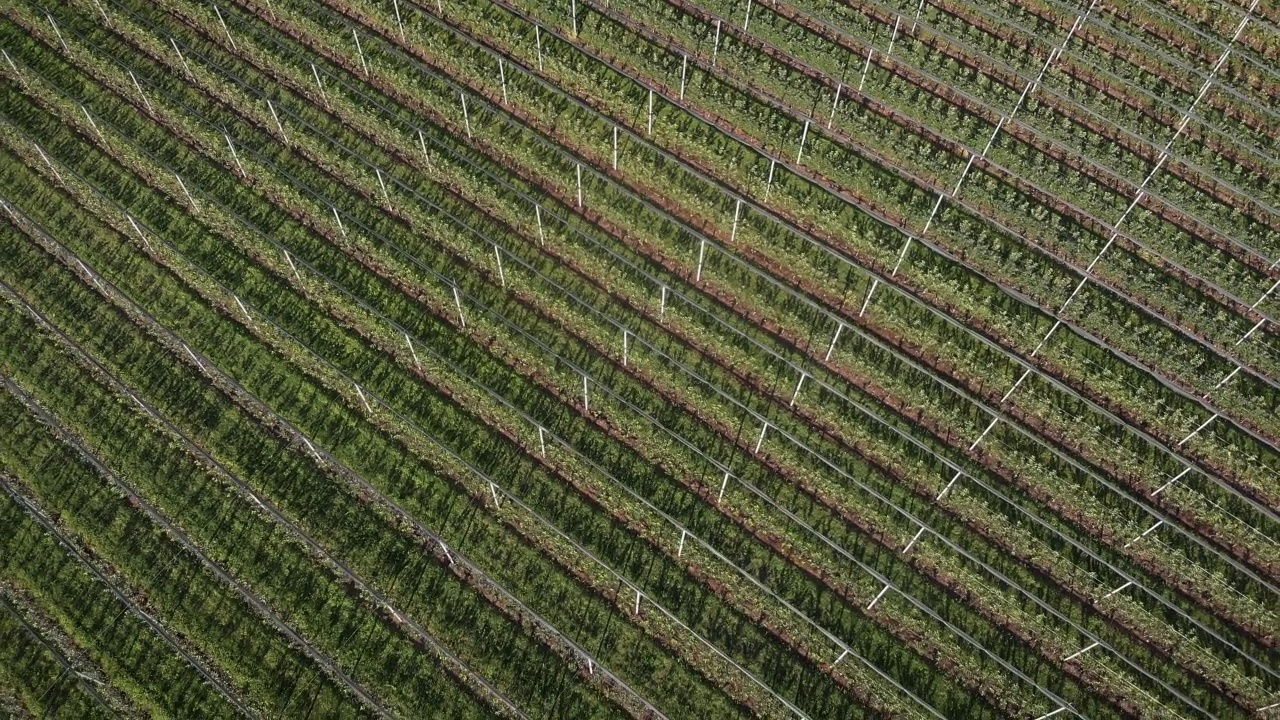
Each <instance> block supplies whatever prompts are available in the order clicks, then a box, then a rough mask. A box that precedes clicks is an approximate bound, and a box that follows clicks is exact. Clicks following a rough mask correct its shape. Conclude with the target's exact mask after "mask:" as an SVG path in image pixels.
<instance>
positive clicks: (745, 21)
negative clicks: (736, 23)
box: [742, 0, 751, 32]
mask: <svg viewBox="0 0 1280 720" xmlns="http://www.w3.org/2000/svg"><path fill="white" fill-rule="evenodd" d="M750 23H751V0H747V12H746V14H745V15H743V16H742V32H746V31H747V26H748V25H749V24H750Z"/></svg>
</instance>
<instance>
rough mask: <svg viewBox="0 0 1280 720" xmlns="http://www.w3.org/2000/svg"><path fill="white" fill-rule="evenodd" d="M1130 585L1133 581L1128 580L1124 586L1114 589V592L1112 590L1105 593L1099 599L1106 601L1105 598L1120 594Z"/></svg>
mask: <svg viewBox="0 0 1280 720" xmlns="http://www.w3.org/2000/svg"><path fill="white" fill-rule="evenodd" d="M1132 584H1133V581H1132V580H1129V581H1128V582H1126V583H1125V584H1123V585H1121V586H1120V587H1118V588H1116V589H1115V590H1112V591H1111V592H1109V593H1107V594H1106V595H1103V596H1102V598H1101V599H1102V600H1106V599H1107V598H1109V597H1111V596H1112V595H1115V594H1116V593H1118V592H1120V591H1122V590H1124V589H1125V588H1127V587H1129V586H1130V585H1132Z"/></svg>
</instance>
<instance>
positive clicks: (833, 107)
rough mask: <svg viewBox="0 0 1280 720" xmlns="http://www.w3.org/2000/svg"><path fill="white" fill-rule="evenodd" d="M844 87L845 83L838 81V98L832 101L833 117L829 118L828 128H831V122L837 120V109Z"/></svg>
mask: <svg viewBox="0 0 1280 720" xmlns="http://www.w3.org/2000/svg"><path fill="white" fill-rule="evenodd" d="M843 89H844V83H840V82H838V83H836V98H835V99H834V100H832V101H831V117H829V118H827V129H828V130H830V129H831V124H832V123H834V122H835V121H836V109H837V108H839V107H840V91H841V90H843Z"/></svg>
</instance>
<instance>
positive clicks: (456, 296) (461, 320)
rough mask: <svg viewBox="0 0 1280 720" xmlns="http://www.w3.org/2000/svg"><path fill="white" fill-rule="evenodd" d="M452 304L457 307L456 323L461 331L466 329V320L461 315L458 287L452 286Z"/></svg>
mask: <svg viewBox="0 0 1280 720" xmlns="http://www.w3.org/2000/svg"><path fill="white" fill-rule="evenodd" d="M453 304H454V305H456V306H458V322H459V323H460V324H461V325H462V327H463V329H466V327H467V318H466V317H465V316H464V315H463V314H462V295H460V294H459V293H458V286H457V285H454V286H453Z"/></svg>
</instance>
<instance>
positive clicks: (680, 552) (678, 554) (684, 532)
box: [676, 528, 689, 557]
mask: <svg viewBox="0 0 1280 720" xmlns="http://www.w3.org/2000/svg"><path fill="white" fill-rule="evenodd" d="M688 534H689V531H688V530H685V529H683V528H682V529H681V530H680V547H678V548H676V557H683V556H684V538H685V536H686V535H688Z"/></svg>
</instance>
